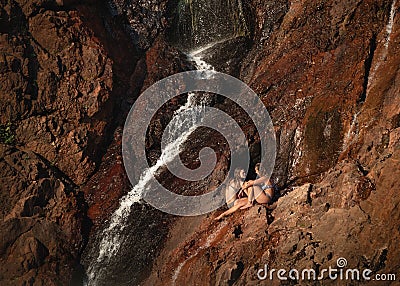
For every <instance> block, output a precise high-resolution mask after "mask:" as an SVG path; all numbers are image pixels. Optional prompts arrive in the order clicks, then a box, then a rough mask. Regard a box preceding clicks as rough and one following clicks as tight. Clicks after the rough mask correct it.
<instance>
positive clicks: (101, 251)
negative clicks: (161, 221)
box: [87, 93, 202, 285]
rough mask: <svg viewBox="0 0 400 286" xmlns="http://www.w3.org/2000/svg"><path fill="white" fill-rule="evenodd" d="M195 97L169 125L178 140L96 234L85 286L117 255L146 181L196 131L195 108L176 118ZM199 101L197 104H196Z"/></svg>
mask: <svg viewBox="0 0 400 286" xmlns="http://www.w3.org/2000/svg"><path fill="white" fill-rule="evenodd" d="M195 99H196V94H194V93H189V95H188V99H187V102H186V104H185V105H184V106H182V107H181V108H179V109H178V110H177V111H176V112H175V117H177V118H176V119H175V120H174V125H173V126H169V128H170V129H175V130H180V131H182V132H178V133H179V134H180V136H179V137H177V138H174V139H173V140H167V141H168V142H170V143H168V144H167V145H166V147H165V148H164V149H163V150H162V154H161V156H160V158H159V159H158V161H157V162H156V164H155V165H153V166H152V167H150V168H148V169H147V170H145V171H144V172H143V173H142V175H141V178H140V180H139V182H138V183H137V184H136V185H135V186H134V187H133V188H132V190H131V191H130V192H129V193H128V194H127V195H126V196H124V197H123V198H122V199H121V200H120V205H119V207H118V209H117V210H116V211H115V212H114V213H113V214H112V216H111V219H110V222H109V224H108V226H107V227H106V228H104V229H103V230H102V232H101V234H100V237H101V240H100V242H99V245H98V255H97V258H96V259H95V260H94V261H92V262H91V264H90V265H89V267H88V271H87V275H88V283H87V285H97V283H96V282H97V279H99V278H102V270H103V269H104V268H106V267H107V264H108V263H109V262H110V260H111V259H112V258H113V256H115V255H118V254H119V249H120V246H121V243H122V241H123V239H124V235H123V231H124V229H125V228H126V226H127V225H128V223H127V220H128V218H129V215H130V212H131V208H132V207H133V206H134V204H135V203H139V202H141V197H142V193H143V192H144V191H145V190H146V189H149V188H151V186H149V182H150V181H151V179H152V177H153V174H157V172H158V170H159V169H160V167H162V166H165V165H166V164H167V163H169V162H171V161H172V160H174V158H176V157H177V156H178V155H179V153H180V152H181V151H182V150H181V149H182V145H183V143H184V142H185V141H186V139H187V138H188V137H189V135H190V134H191V133H192V132H193V131H194V130H195V129H196V128H197V126H198V125H199V123H200V120H201V108H200V109H197V110H198V112H195V113H193V116H192V118H187V117H186V116H183V119H182V120H181V119H180V116H181V115H182V114H183V113H185V111H186V110H188V109H190V108H193V107H195V106H197V103H196V102H197V101H196V100H195ZM201 103H202V102H201V101H200V103H199V104H201Z"/></svg>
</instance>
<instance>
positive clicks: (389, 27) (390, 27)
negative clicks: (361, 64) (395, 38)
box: [385, 0, 397, 50]
mask: <svg viewBox="0 0 400 286" xmlns="http://www.w3.org/2000/svg"><path fill="white" fill-rule="evenodd" d="M396 2H397V0H394V1H393V3H392V7H391V9H390V16H389V22H388V24H387V25H386V39H385V49H386V50H387V49H388V47H389V42H390V36H391V35H392V30H393V23H394V14H395V13H396Z"/></svg>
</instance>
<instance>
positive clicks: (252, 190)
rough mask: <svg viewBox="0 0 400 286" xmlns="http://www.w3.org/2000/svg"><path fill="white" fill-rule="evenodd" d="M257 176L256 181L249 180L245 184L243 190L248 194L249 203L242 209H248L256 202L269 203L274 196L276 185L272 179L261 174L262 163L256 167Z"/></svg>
mask: <svg viewBox="0 0 400 286" xmlns="http://www.w3.org/2000/svg"><path fill="white" fill-rule="evenodd" d="M254 170H255V171H256V174H257V178H256V179H255V180H254V181H247V182H245V183H244V184H243V191H244V192H245V193H246V194H247V204H246V205H244V206H242V207H241V208H240V209H246V208H249V207H251V206H252V205H253V204H254V200H255V201H256V202H257V203H259V204H269V203H270V202H271V201H272V198H273V197H274V192H275V186H274V185H273V184H272V183H271V180H270V179H268V178H267V177H265V176H262V175H261V174H260V163H258V164H256V166H255V167H254Z"/></svg>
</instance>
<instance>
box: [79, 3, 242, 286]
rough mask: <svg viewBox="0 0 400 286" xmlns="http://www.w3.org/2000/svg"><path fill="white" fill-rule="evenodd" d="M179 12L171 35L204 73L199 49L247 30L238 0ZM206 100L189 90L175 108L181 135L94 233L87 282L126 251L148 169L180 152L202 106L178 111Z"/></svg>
mask: <svg viewBox="0 0 400 286" xmlns="http://www.w3.org/2000/svg"><path fill="white" fill-rule="evenodd" d="M178 13H179V14H178V16H177V20H178V22H177V23H176V26H175V27H176V28H175V32H176V35H179V36H180V38H179V41H178V39H177V37H174V39H173V42H175V45H176V46H177V47H178V48H181V49H182V50H183V51H185V52H186V53H187V55H188V59H189V60H192V61H194V62H195V64H196V67H197V69H201V70H206V71H205V73H204V75H205V76H212V74H213V71H214V70H215V69H214V67H213V66H211V65H210V64H208V63H206V62H205V61H204V60H203V59H202V56H203V55H204V53H206V52H207V50H209V49H212V46H213V45H215V44H216V43H221V42H223V41H224V40H226V39H232V38H235V37H237V36H242V35H244V34H246V33H247V28H246V24H245V21H244V17H243V9H242V4H241V1H240V0H217V1H215V0H197V1H196V0H181V1H180V2H179V7H178ZM200 96H201V95H200ZM203 96H204V95H203ZM206 100H207V98H206V97H204V98H200V100H199V98H198V96H197V95H196V94H195V93H189V95H188V98H187V102H186V104H185V105H184V106H182V107H180V108H179V109H178V110H177V111H176V112H175V114H174V116H175V117H177V118H174V124H175V125H174V126H169V127H170V128H172V129H176V130H179V131H180V132H178V133H177V132H175V134H180V135H179V136H178V137H177V138H172V139H170V140H167V142H169V143H167V144H166V146H165V147H164V148H163V150H162V154H161V156H160V158H159V159H158V161H157V162H156V163H155V165H153V166H152V167H150V168H148V169H146V170H144V171H143V173H142V175H141V177H140V180H139V182H138V183H137V184H136V185H135V186H134V187H133V188H132V189H131V191H130V192H129V193H128V194H127V195H126V196H124V197H123V198H122V199H121V200H120V204H119V207H118V209H117V210H116V211H115V212H114V213H113V214H112V216H111V218H110V220H109V222H108V225H107V226H106V227H105V228H104V229H103V230H102V231H99V233H98V234H97V236H96V237H97V238H96V241H95V242H94V245H93V246H92V248H91V249H90V250H89V251H90V260H89V263H88V264H89V265H88V267H87V281H86V285H99V284H105V283H106V284H105V285H107V284H108V283H107V281H108V277H107V276H109V275H110V273H111V275H114V276H115V275H117V274H115V273H113V271H114V270H109V269H108V268H109V266H110V265H114V269H115V265H116V264H118V257H119V256H124V255H125V253H124V247H123V244H124V243H125V242H126V241H127V240H129V237H127V236H129V232H128V231H127V229H128V226H130V216H131V214H132V210H133V209H134V208H135V207H138V206H140V203H141V202H142V201H141V197H142V194H143V193H144V192H145V191H146V190H150V189H151V188H152V187H151V186H150V183H149V182H150V181H151V179H152V177H153V174H154V175H156V174H158V172H159V170H160V169H161V168H162V167H163V166H165V165H166V164H167V163H169V162H171V161H172V160H174V159H175V158H176V157H177V156H178V155H179V154H180V152H181V151H182V146H183V144H184V143H185V141H186V140H187V138H188V137H189V135H190V134H192V133H193V131H194V130H195V129H196V128H197V126H199V123H200V122H201V121H200V120H201V108H198V109H197V110H198V112H194V113H193V117H192V118H187V117H185V116H183V119H182V120H181V119H180V117H179V116H180V115H182V114H184V113H185V111H187V110H188V109H191V108H194V107H196V106H201V105H203V104H205V103H206V102H205V101H206Z"/></svg>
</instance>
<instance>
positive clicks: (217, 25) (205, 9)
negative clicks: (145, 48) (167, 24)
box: [170, 0, 248, 52]
mask: <svg viewBox="0 0 400 286" xmlns="http://www.w3.org/2000/svg"><path fill="white" fill-rule="evenodd" d="M176 14H177V15H176V19H175V22H174V23H173V27H172V30H171V31H170V33H171V35H170V37H171V40H172V43H173V44H174V45H175V46H177V47H178V48H180V49H181V50H183V51H186V52H188V51H191V50H194V49H197V48H199V47H203V46H207V45H209V44H211V43H215V42H221V41H225V40H228V39H232V38H236V37H240V36H245V35H247V34H248V27H247V24H246V20H245V17H244V12H243V7H242V1H241V0H179V3H178V7H177V11H176Z"/></svg>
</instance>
